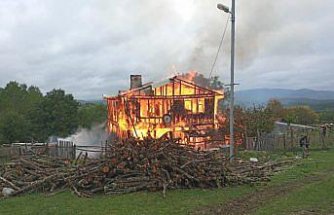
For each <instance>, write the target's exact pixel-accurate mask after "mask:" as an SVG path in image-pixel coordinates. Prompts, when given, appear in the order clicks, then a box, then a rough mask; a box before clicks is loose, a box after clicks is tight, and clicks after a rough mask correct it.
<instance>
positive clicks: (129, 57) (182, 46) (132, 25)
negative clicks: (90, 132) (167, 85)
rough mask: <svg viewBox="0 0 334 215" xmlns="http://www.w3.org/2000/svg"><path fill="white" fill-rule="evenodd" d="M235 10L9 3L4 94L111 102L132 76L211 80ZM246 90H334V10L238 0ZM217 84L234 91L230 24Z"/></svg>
mask: <svg viewBox="0 0 334 215" xmlns="http://www.w3.org/2000/svg"><path fill="white" fill-rule="evenodd" d="M217 3H223V4H225V5H227V6H230V4H231V1H230V0H220V1H216V0H205V1H204V0H202V1H201V0H159V1H157V0H141V1H135V0H122V1H120V0H118V1H116V0H71V1H67V0H0V87H4V86H5V85H6V83H8V82H9V81H13V80H14V81H17V82H19V83H26V84H28V85H35V86H38V87H39V88H40V89H41V90H42V92H44V93H45V92H48V91H50V90H52V89H54V88H56V89H59V88H61V89H64V90H65V91H66V92H68V93H72V94H73V95H74V96H75V97H76V98H78V99H86V100H88V99H101V98H102V95H103V94H107V95H114V94H117V92H118V90H124V89H127V88H128V87H129V76H130V74H141V75H142V76H143V81H144V82H149V81H161V80H163V79H166V78H168V77H171V76H173V75H175V74H177V73H184V72H187V71H190V70H195V71H198V72H200V73H202V74H204V75H205V76H208V75H209V74H210V71H211V67H212V65H213V61H214V58H215V56H216V53H217V49H218V45H219V43H220V40H221V37H222V34H223V30H224V27H225V24H226V23H227V21H228V18H229V17H228V14H226V13H224V12H222V11H220V10H218V9H217V8H216V5H217ZM236 4H237V7H236V9H237V11H236V25H237V27H236V28H237V32H236V33H237V37H236V70H235V80H236V82H237V83H238V84H239V85H238V86H237V90H243V89H252V88H288V89H300V88H310V89H315V90H332V89H333V86H334V73H333V72H334V71H332V68H333V66H332V65H333V62H334V39H333V38H334V28H333V23H334V14H333V11H334V1H333V0H321V1H314V0H294V1H291V0H280V1H272V0H251V1H250V0H236ZM228 23H229V25H228V28H227V32H226V36H225V37H224V40H223V45H222V50H221V52H220V53H219V55H218V60H217V63H216V64H215V66H214V69H213V73H212V75H218V76H219V77H220V79H221V80H222V81H223V82H224V83H227V84H228V82H229V79H230V76H229V73H230V71H229V68H230V34H231V31H230V22H228Z"/></svg>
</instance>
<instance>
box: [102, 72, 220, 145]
mask: <svg viewBox="0 0 334 215" xmlns="http://www.w3.org/2000/svg"><path fill="white" fill-rule="evenodd" d="M197 75H198V73H197V72H195V71H191V72H189V73H187V74H184V75H180V76H177V79H178V80H179V81H177V82H173V81H171V82H167V83H165V84H163V85H157V86H156V87H155V88H152V89H150V91H145V90H143V91H140V92H138V91H136V90H133V91H131V90H130V91H127V92H125V93H123V94H122V95H121V96H119V97H117V99H116V100H117V102H115V103H110V104H109V103H108V108H109V129H110V132H115V133H117V134H118V136H120V137H121V138H122V137H129V136H133V137H136V138H140V139H143V138H146V137H150V138H161V137H163V136H164V135H173V137H178V138H180V139H182V140H183V141H184V142H187V141H189V142H191V141H192V142H201V141H204V139H205V138H204V134H200V135H198V136H196V137H195V138H194V137H191V135H190V134H191V132H193V131H194V130H201V129H202V130H203V128H204V129H205V128H214V127H216V124H217V122H216V119H215V116H216V114H217V106H218V100H219V99H222V98H223V95H222V94H215V93H213V94H212V91H208V90H206V89H205V88H203V87H199V86H196V84H194V81H195V78H196V76H197ZM180 80H182V81H180ZM210 93H211V94H210ZM108 102H109V101H108ZM210 105H211V106H210ZM166 115H167V117H170V118H171V119H170V120H171V121H170V122H166V121H165V120H164V117H165V116H166ZM205 123H207V125H208V126H206V127H205V126H204V127H203V125H198V124H205ZM201 126H202V127H201ZM201 135H202V136H201Z"/></svg>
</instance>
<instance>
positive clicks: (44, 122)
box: [0, 82, 106, 144]
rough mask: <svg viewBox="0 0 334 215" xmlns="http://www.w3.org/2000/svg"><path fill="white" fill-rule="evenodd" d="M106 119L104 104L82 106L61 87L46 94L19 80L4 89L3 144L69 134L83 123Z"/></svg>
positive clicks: (0, 111) (0, 102)
mask: <svg viewBox="0 0 334 215" xmlns="http://www.w3.org/2000/svg"><path fill="white" fill-rule="evenodd" d="M105 119H106V108H105V106H104V105H101V104H83V105H80V104H79V103H78V102H77V101H76V100H75V99H74V98H73V96H72V95H71V94H67V93H66V92H65V91H64V90H61V89H57V90H56V89H54V90H52V91H50V92H48V93H46V95H45V96H43V94H42V93H41V91H40V90H39V88H38V87H35V86H30V87H28V86H27V85H25V84H19V83H17V82H9V83H8V84H7V85H6V87H5V88H0V144H2V143H12V142H30V141H45V140H46V139H47V138H48V137H49V136H51V135H55V136H60V137H66V136H68V135H70V134H73V133H74V132H75V131H76V130H77V128H78V127H80V126H81V127H85V128H90V127H91V125H93V124H94V123H101V122H103V121H104V120H105Z"/></svg>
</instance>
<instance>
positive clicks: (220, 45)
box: [209, 14, 231, 78]
mask: <svg viewBox="0 0 334 215" xmlns="http://www.w3.org/2000/svg"><path fill="white" fill-rule="evenodd" d="M230 16H231V15H230V14H229V15H228V17H227V20H226V23H225V28H224V32H223V35H222V38H221V40H220V44H219V47H218V50H217V54H216V57H215V60H214V61H213V64H212V67H211V71H210V75H209V78H211V75H212V72H213V69H214V67H215V65H216V62H217V59H218V55H219V52H220V49H221V47H222V45H223V41H224V38H225V34H226V30H227V27H228V21H229V20H230Z"/></svg>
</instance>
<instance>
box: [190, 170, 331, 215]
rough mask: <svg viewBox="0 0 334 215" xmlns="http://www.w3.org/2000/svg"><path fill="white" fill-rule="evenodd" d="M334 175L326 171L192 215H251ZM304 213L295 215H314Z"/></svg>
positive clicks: (202, 209)
mask: <svg viewBox="0 0 334 215" xmlns="http://www.w3.org/2000/svg"><path fill="white" fill-rule="evenodd" d="M329 172H330V173H334V169H332V170H330V171H327V172H326V173H320V174H317V175H312V176H306V177H305V178H303V180H302V181H301V180H298V181H291V182H287V183H285V184H280V185H274V186H269V187H267V188H263V189H261V190H259V191H254V192H252V193H250V194H247V195H245V196H242V197H240V198H237V199H234V200H231V201H229V202H227V203H225V204H224V205H217V206H213V207H212V206H211V207H204V208H201V209H199V210H197V211H196V212H194V213H193V214H194V215H210V214H212V215H213V214H215V215H216V214H220V215H234V214H235V215H241V214H252V213H254V212H255V211H256V209H257V208H259V207H262V206H264V205H265V204H267V203H268V202H270V201H271V200H273V199H274V198H277V197H282V196H285V195H287V194H289V193H291V192H293V191H295V190H298V189H299V188H302V187H303V186H305V185H306V184H311V183H314V182H319V181H321V180H324V179H325V178H327V177H330V176H329V175H331V174H328V173H329ZM304 212H305V213H296V214H316V213H312V212H313V211H304Z"/></svg>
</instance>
